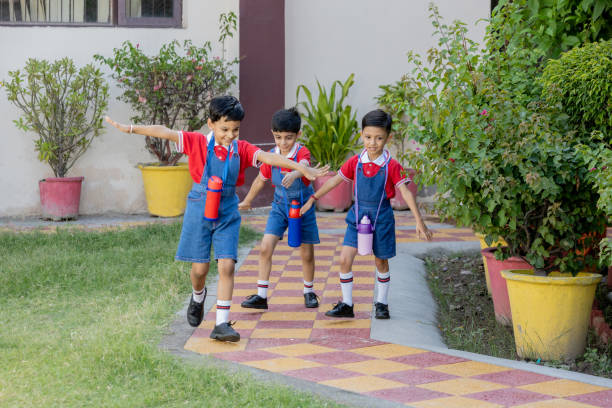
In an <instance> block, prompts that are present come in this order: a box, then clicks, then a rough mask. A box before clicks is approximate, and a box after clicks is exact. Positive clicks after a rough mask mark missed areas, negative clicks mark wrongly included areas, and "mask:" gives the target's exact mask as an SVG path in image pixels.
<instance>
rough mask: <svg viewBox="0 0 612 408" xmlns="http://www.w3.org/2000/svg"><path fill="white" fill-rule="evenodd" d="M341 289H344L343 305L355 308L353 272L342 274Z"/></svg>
mask: <svg viewBox="0 0 612 408" xmlns="http://www.w3.org/2000/svg"><path fill="white" fill-rule="evenodd" d="M340 288H342V303H346V304H347V305H349V306H353V272H349V273H341V274H340Z"/></svg>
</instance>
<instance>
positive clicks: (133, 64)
mask: <svg viewBox="0 0 612 408" xmlns="http://www.w3.org/2000/svg"><path fill="white" fill-rule="evenodd" d="M232 14H233V13H230V15H229V17H227V16H225V19H223V18H222V19H220V21H221V24H222V25H221V35H220V37H219V41H220V42H221V43H222V44H223V43H224V41H225V39H226V38H227V37H232V36H233V32H234V31H235V30H236V19H235V16H233V17H232ZM222 17H224V16H222ZM222 49H223V50H224V47H222ZM113 51H114V55H113V56H112V57H103V56H101V55H96V56H95V57H94V58H95V59H97V60H98V61H100V62H102V63H104V64H106V65H107V66H108V67H109V68H110V69H111V75H112V77H113V79H115V80H116V81H117V85H118V86H119V88H121V89H122V90H123V93H122V94H121V95H120V96H119V97H118V99H119V100H121V101H124V102H126V103H128V104H129V105H130V106H131V108H132V110H133V112H134V115H133V116H132V117H130V120H131V121H133V122H134V123H140V124H161V125H165V126H167V127H168V128H171V129H177V128H180V129H185V130H189V131H192V130H198V129H200V128H202V126H203V125H204V124H205V123H206V120H207V119H208V118H207V112H208V105H209V103H210V100H211V99H212V98H213V97H214V96H216V95H219V94H223V93H225V92H226V91H227V90H228V89H229V88H230V87H231V86H232V85H233V84H235V83H236V79H237V77H236V75H235V73H234V72H233V70H232V68H233V65H234V64H236V63H237V62H238V60H233V61H226V60H225V59H224V58H219V57H213V56H212V55H211V52H212V46H211V43H210V42H209V41H208V42H206V43H204V44H203V45H201V46H198V45H194V44H193V43H192V42H191V41H190V40H186V41H184V42H183V44H182V45H181V44H179V42H178V41H176V40H174V41H172V42H170V43H168V44H164V45H163V46H162V47H161V49H160V50H159V52H158V53H157V54H154V55H147V54H145V51H144V50H143V47H141V46H140V44H136V45H134V44H132V43H131V42H129V41H125V42H124V43H123V44H122V46H121V47H120V48H115V49H114V50H113ZM145 139H146V146H147V150H149V152H151V153H152V154H153V155H155V157H156V158H157V160H159V162H160V163H161V164H162V165H174V164H176V162H177V161H178V160H179V159H180V158H181V153H176V152H173V151H172V150H171V148H170V143H169V142H168V141H167V140H162V139H155V138H150V137H146V138H145Z"/></svg>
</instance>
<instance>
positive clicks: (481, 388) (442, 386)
mask: <svg viewBox="0 0 612 408" xmlns="http://www.w3.org/2000/svg"><path fill="white" fill-rule="evenodd" d="M428 369H429V368H428ZM417 387H420V388H426V389H428V390H431V391H438V392H445V393H447V394H453V395H467V394H473V393H475V392H485V391H493V390H499V389H502V388H508V386H507V385H502V384H494V383H492V382H488V381H482V380H475V379H472V378H457V379H455V380H446V381H439V382H434V383H428V384H421V385H417Z"/></svg>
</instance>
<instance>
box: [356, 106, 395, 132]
mask: <svg viewBox="0 0 612 408" xmlns="http://www.w3.org/2000/svg"><path fill="white" fill-rule="evenodd" d="M392 123H393V119H391V115H389V114H388V113H387V112H385V111H384V110H382V109H375V110H373V111H370V112H368V113H366V114H365V116H364V117H363V119H362V120H361V130H363V128H365V127H366V126H374V127H379V128H383V129H385V130H386V131H387V133H391V124H392Z"/></svg>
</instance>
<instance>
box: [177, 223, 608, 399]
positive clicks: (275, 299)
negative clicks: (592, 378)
mask: <svg viewBox="0 0 612 408" xmlns="http://www.w3.org/2000/svg"><path fill="white" fill-rule="evenodd" d="M330 218H332V217H330ZM338 218H339V217H338ZM333 222H335V221H333ZM404 232H406V233H407V234H406V236H405V237H404V234H403V233H404ZM436 232H438V231H436ZM444 232H445V235H446V236H445V237H443V239H444V240H451V239H452V240H456V239H457V238H456V237H462V236H465V239H470V240H472V239H475V238H470V237H468V236H467V235H468V231H466V230H459V232H457V231H455V232H453V231H446V230H445V231H444ZM413 235H414V232H413V231H412V232H411V231H401V232H400V231H398V237H399V239H400V240H401V239H406V240H412V239H413V238H414V237H413ZM438 238H440V237H438ZM342 239H343V237H342V235H340V234H334V235H332V234H321V244H320V245H316V246H315V258H316V270H315V284H314V288H315V291H316V293H317V294H319V295H320V296H321V305H320V307H319V308H318V309H306V308H305V307H304V299H303V296H302V287H303V285H302V271H301V261H300V255H299V251H297V250H293V249H292V248H289V247H288V246H287V245H286V243H285V241H281V243H279V246H278V248H277V250H276V252H275V255H274V258H273V266H272V275H271V278H270V289H269V297H268V303H269V309H268V310H267V311H265V312H264V311H256V310H253V309H242V308H241V307H240V303H241V302H242V300H244V298H245V296H247V295H250V294H253V293H256V282H257V264H258V256H259V248H258V247H255V248H253V250H252V251H251V252H250V254H249V255H248V256H247V258H246V260H245V261H244V263H243V264H242V266H241V267H240V270H239V271H238V272H237V273H236V284H235V290H234V299H233V303H232V306H231V310H230V318H231V319H232V320H236V321H237V323H236V325H235V326H234V327H235V328H236V329H237V331H238V332H239V333H240V335H241V340H240V342H238V343H222V342H217V341H214V340H211V339H209V337H208V336H209V334H210V332H211V330H212V328H213V325H214V320H215V310H214V308H213V310H212V311H210V312H209V313H208V314H207V316H206V320H205V321H204V322H202V324H201V325H200V327H198V328H196V330H195V331H194V333H193V335H192V336H191V337H190V338H189V340H188V341H187V343H186V344H185V349H187V350H191V351H194V352H197V353H201V354H210V355H213V356H214V357H217V358H220V359H224V360H230V361H233V362H237V363H240V364H244V365H247V366H251V367H256V368H259V369H262V370H267V371H271V372H275V373H282V374H283V375H288V376H291V377H296V378H299V379H303V380H307V381H312V382H315V383H318V384H323V385H327V386H330V387H336V388H340V389H343V390H348V391H352V392H355V393H360V394H366V395H369V396H372V397H376V398H381V399H385V400H391V401H395V402H399V403H404V404H408V405H410V406H414V407H422V408H426V407H428V408H429V407H431V408H434V407H440V408H454V407H470V408H479V407H487V408H488V407H515V406H520V407H524V408H527V407H529V408H544V407H550V408H553V407H561V408H570V407H573V408H588V407H590V408H592V407H608V408H609V407H612V389H607V388H604V387H599V386H594V385H589V384H584V383H580V382H575V381H569V380H564V379H558V378H554V377H548V376H545V375H540V374H534V373H531V372H527V371H522V370H515V369H509V368H506V367H501V366H495V365H491V364H485V363H480V362H476V361H470V360H466V359H463V358H458V357H452V356H448V355H444V354H439V353H434V352H429V351H426V350H421V349H415V348H411V347H405V346H401V345H396V344H390V343H385V342H381V341H376V340H372V339H370V314H371V309H372V294H373V289H374V272H373V259H371V258H370V257H360V256H358V257H357V258H356V260H355V264H354V268H353V270H354V272H353V273H354V277H355V280H354V292H353V296H354V298H353V299H354V303H355V318H354V319H333V318H328V317H326V316H325V314H324V313H325V311H327V310H329V309H330V308H331V306H332V303H335V302H337V301H338V299H340V298H341V292H340V285H339V283H338V279H339V278H338V258H339V256H340V249H341V245H342ZM391 314H392V315H393V305H391Z"/></svg>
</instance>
